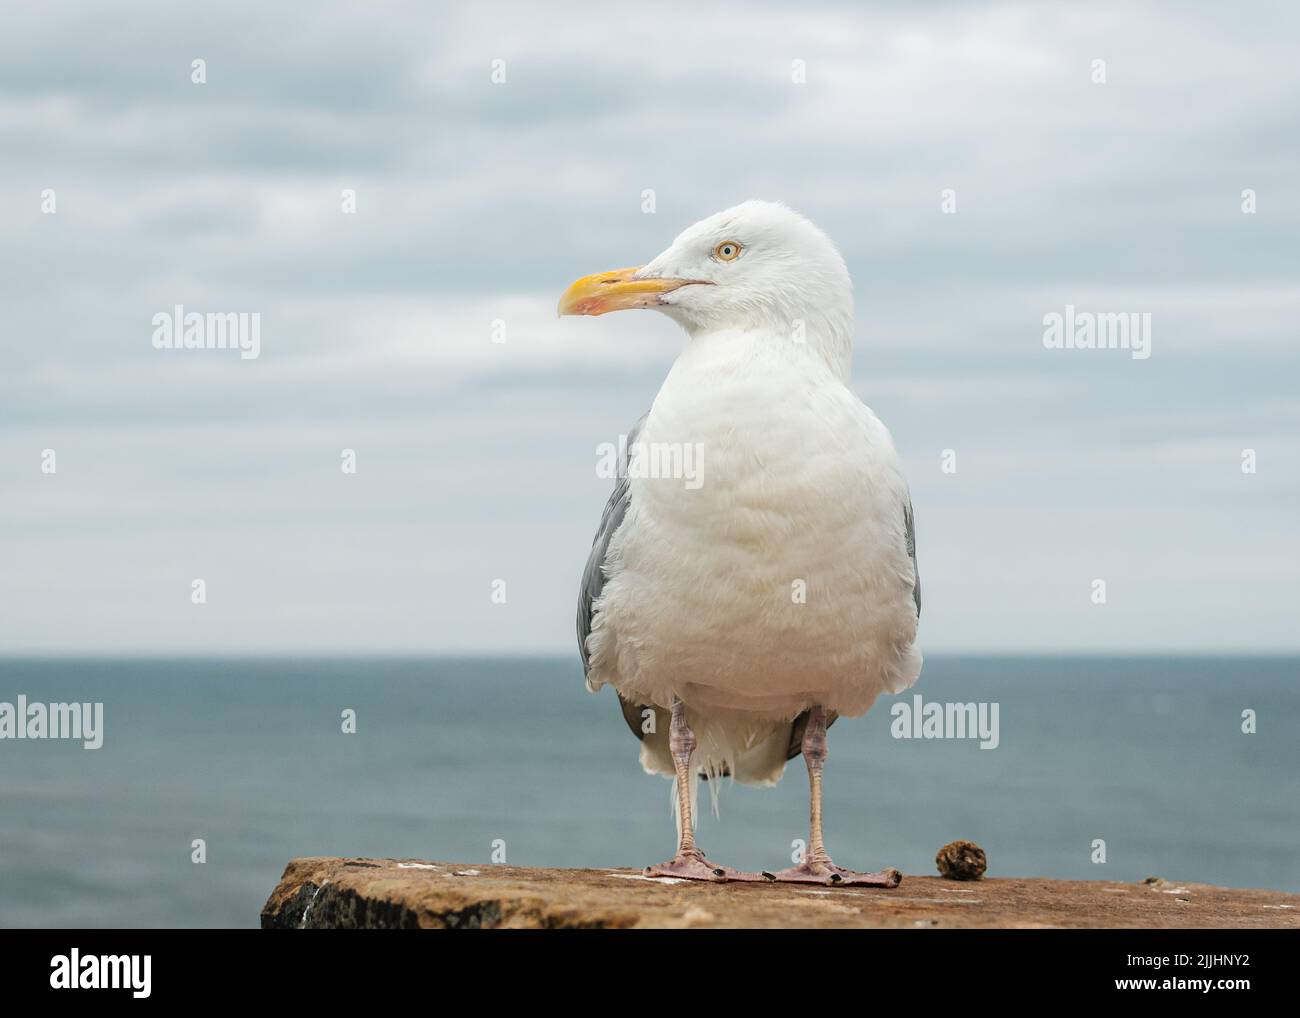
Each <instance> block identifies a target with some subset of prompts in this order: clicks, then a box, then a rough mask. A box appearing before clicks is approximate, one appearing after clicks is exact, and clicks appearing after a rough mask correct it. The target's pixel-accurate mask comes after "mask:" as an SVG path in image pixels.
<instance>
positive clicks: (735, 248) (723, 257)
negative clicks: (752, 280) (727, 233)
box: [713, 240, 741, 262]
mask: <svg viewBox="0 0 1300 1018" xmlns="http://www.w3.org/2000/svg"><path fill="white" fill-rule="evenodd" d="M740 250H741V248H740V245H739V244H738V243H736V241H734V240H724V241H723V242H722V243H721V244H719V245H718V246H717V247H715V248H714V249H713V257H714V258H716V259H718V261H720V262H734V261H735V260H736V259H737V258H739V257H740Z"/></svg>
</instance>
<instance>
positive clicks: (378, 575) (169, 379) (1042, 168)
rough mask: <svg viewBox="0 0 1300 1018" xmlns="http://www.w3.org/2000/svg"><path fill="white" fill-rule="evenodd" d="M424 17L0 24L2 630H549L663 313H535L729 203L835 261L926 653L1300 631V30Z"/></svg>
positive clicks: (51, 16)
mask: <svg viewBox="0 0 1300 1018" xmlns="http://www.w3.org/2000/svg"><path fill="white" fill-rule="evenodd" d="M430 6H432V5H426V4H416V3H412V4H409V5H400V4H385V3H365V4H343V3H339V4H334V5H329V4H316V3H304V4H298V5H293V4H275V5H269V4H253V3H248V4H236V3H231V4H204V5H189V4H175V3H167V2H162V0H159V2H153V3H138V4H115V5H112V6H111V7H110V6H109V5H104V4H98V3H91V2H86V3H58V2H49V3H8V4H5V5H4V7H3V9H0V352H2V353H3V370H0V652H11V653H21V652H33V651H35V652H46V653H56V652H77V653H92V652H100V651H105V652H158V653H165V652H193V653H199V652H224V653H257V652H264V651H293V652H298V651H301V652H309V653H336V652H356V653H362V652H375V651H383V652H399V653H407V652H494V651H495V652H531V651H546V652H552V651H559V652H565V653H568V652H572V650H573V645H574V644H573V640H574V638H573V615H574V601H575V596H576V594H575V592H576V587H577V581H578V577H579V575H580V573H581V570H582V566H583V563H584V560H585V557H586V554H587V549H588V547H589V545H590V541H591V536H592V533H593V531H594V529H595V526H596V522H597V520H598V518H599V515H600V511H601V508H602V507H603V504H604V501H605V498H606V495H607V493H608V486H609V482H608V481H607V480H603V479H601V478H599V477H598V476H597V471H596V464H597V455H596V447H597V445H598V443H601V442H604V441H609V440H612V439H614V438H616V436H617V435H618V434H619V433H620V432H622V431H625V430H626V429H627V428H628V426H629V425H630V424H631V423H632V422H633V421H635V420H636V418H637V417H639V416H640V414H641V413H642V412H643V411H644V410H645V409H646V407H647V406H648V405H649V403H650V401H651V400H652V399H653V397H654V394H655V392H656V391H657V389H658V386H659V384H660V382H661V380H662V378H663V376H664V374H665V373H666V371H667V369H668V367H669V365H670V364H671V362H672V359H673V357H674V356H675V354H676V352H677V351H678V350H679V349H680V347H681V344H682V336H681V334H680V333H679V332H678V331H677V329H676V327H675V326H674V325H673V324H672V323H671V322H670V321H668V320H667V319H665V318H662V317H660V316H657V315H654V314H651V313H648V312H647V313H642V312H631V313H627V314H619V315H610V316H606V317H603V318H600V319H563V320H560V319H557V318H556V317H555V302H556V298H557V297H558V295H559V293H560V292H561V291H562V290H563V288H564V287H565V286H566V285H567V284H568V283H569V282H570V281H571V280H572V279H573V278H575V277H576V276H579V275H583V274H586V273H589V272H594V271H598V270H602V269H608V268H613V267H618V266H623V265H630V264H636V263H638V262H642V261H645V260H648V259H649V258H650V257H652V256H653V255H654V254H656V253H657V252H658V251H659V250H661V249H662V248H664V247H665V246H667V244H668V243H669V242H670V241H671V239H672V238H673V237H674V236H675V235H676V233H677V232H678V231H679V230H680V229H682V228H683V227H685V226H687V225H689V224H690V223H692V222H694V221H695V220H697V219H699V218H701V217H703V216H705V215H707V214H709V213H712V212H714V211H717V210H719V209H721V208H725V207H727V206H729V205H732V204H735V203H737V202H739V201H742V200H744V199H747V198H772V199H779V200H783V201H785V202H787V203H788V204H790V205H792V206H794V207H796V208H798V209H800V210H802V211H803V212H805V213H806V214H807V215H809V216H810V217H811V218H813V219H814V220H815V221H816V222H818V223H819V224H820V225H821V226H822V227H823V228H824V229H825V230H826V231H827V232H828V233H829V234H830V235H831V237H832V238H833V239H834V240H835V241H836V242H837V243H838V244H839V245H840V247H841V250H842V251H843V252H844V255H845V258H846V259H847V261H848V264H849V268H850V270H851V272H852V274H853V277H854V282H855V287H856V297H857V308H858V312H857V314H858V319H857V324H858V333H857V350H856V354H855V368H854V384H855V387H856V389H857V391H858V393H859V394H860V395H861V396H862V397H863V399H865V400H866V401H867V403H868V404H870V405H871V406H872V407H873V408H874V409H875V410H876V412H877V413H878V414H879V415H880V416H881V418H882V419H883V420H884V421H885V422H886V423H887V424H888V425H889V427H890V428H891V430H892V431H893V434H894V437H895V440H896V442H897V444H898V447H899V450H900V452H901V454H902V457H903V460H904V462H905V464H906V467H907V470H908V474H909V477H910V480H911V485H912V490H913V498H914V502H915V506H916V519H917V533H918V551H919V558H920V567H921V574H922V578H923V583H924V590H925V608H924V614H923V617H922V623H921V642H922V646H923V648H924V649H926V650H929V651H964V650H989V651H992V650H1013V651H1045V650H1088V651H1095V652H1107V651H1119V650H1143V651H1160V650H1167V649H1182V650H1193V651H1200V650H1259V651H1285V650H1296V649H1300V626H1297V625H1296V621H1295V609H1296V600H1297V563H1300V540H1298V539H1297V536H1296V521H1297V504H1300V474H1298V471H1297V466H1296V452H1297V448H1298V445H1300V443H1297V435H1298V433H1300V400H1298V399H1297V395H1296V391H1295V389H1296V381H1297V378H1300V372H1298V370H1297V369H1300V347H1298V345H1297V340H1298V339H1300V336H1298V332H1300V328H1298V326H1297V316H1298V313H1300V197H1298V194H1297V191H1298V188H1297V181H1298V179H1300V175H1298V174H1297V168H1298V159H1300V132H1298V131H1297V128H1296V125H1297V123H1300V60H1297V59H1296V49H1295V47H1296V39H1297V38H1300V9H1297V8H1295V6H1294V5H1290V4H1283V3H1278V4H1257V5H1253V4H1249V3H1246V4H1235V5H1230V6H1229V5H1223V4H1216V3H1204V4H1197V3H1181V2H1180V3H1148V4H1142V5H1136V4H1123V3H1116V4H1113V5H1107V4H1088V5H1077V6H1075V7H1074V9H1073V10H1070V9H1067V8H1066V6H1065V5H1051V6H1049V5H1041V4H1015V3H988V4H975V3H961V4H956V3H954V4H951V5H949V4H942V3H928V4H922V3H909V4H904V3H896V4H876V5H873V9H872V10H870V11H864V10H863V9H862V8H863V7H865V6H866V5H861V4H839V3H820V4H818V3H801V4H798V5H794V4H787V5H784V7H782V6H777V5H772V6H765V5H763V4H756V3H746V4H744V5H737V6H735V7H726V6H724V5H714V4H701V3H690V4H686V3H683V4H674V3H670V2H660V3H657V4H654V5H651V6H649V7H647V6H646V5H632V4H629V5H623V4H619V3H607V4H603V5H599V6H598V7H596V8H593V7H592V6H591V5H590V4H581V5H577V4H575V5H573V6H571V7H564V6H559V5H550V4H548V5H540V4H526V3H518V4H493V3H479V4H473V5H471V4H465V5H463V6H461V7H460V8H458V9H450V10H440V11H433V10H429V9H426V8H428V7H430ZM440 6H441V5H440ZM200 59H201V60H203V61H205V62H206V79H207V80H206V83H205V84H195V83H194V82H193V81H192V74H193V73H194V72H193V70H192V68H193V61H195V60H200ZM796 60H800V61H803V62H804V67H805V68H806V81H803V82H797V81H795V80H792V79H793V78H795V77H797V75H796V74H795V73H794V68H795V65H794V64H793V61H796ZM1097 60H1104V61H1105V66H1104V72H1105V81H1104V83H1099V82H1097V81H1095V80H1094V79H1095V78H1096V77H1097V76H1098V65H1096V64H1094V61H1097ZM494 61H504V73H505V81H504V82H503V83H496V82H494V81H493V80H492V79H493V66H494V65H493V62H494ZM499 66H500V65H498V67H499ZM344 189H352V190H354V191H355V194H356V212H355V214H345V213H343V212H342V211H341V204H342V198H341V195H342V192H343V190H344ZM646 189H652V190H653V192H654V199H655V210H654V212H653V213H650V214H647V213H646V212H644V211H643V192H644V191H645V190H646ZM945 189H951V190H952V191H953V192H955V200H956V212H955V213H945V212H944V211H942V209H941V202H942V199H943V192H944V190H945ZM1247 189H1250V190H1252V191H1253V192H1254V193H1255V196H1256V197H1255V201H1256V209H1257V211H1256V212H1254V213H1253V214H1248V213H1245V212H1243V210H1242V208H1243V198H1242V192H1243V191H1245V190H1247ZM47 190H52V191H53V192H54V200H55V208H56V210H57V211H55V212H54V213H52V214H51V213H49V212H46V211H43V197H42V195H43V192H46V191H47ZM47 197H48V196H47ZM45 204H46V206H47V207H48V202H46V203H45ZM176 304H182V305H184V307H185V308H186V309H187V310H193V311H202V312H208V311H214V312H217V311H220V312H224V311H247V312H258V313H260V315H261V355H260V357H258V358H257V359H249V360H242V359H240V357H239V355H238V354H237V353H234V352H230V351H220V350H189V351H184V350H182V351H177V350H170V351H169V350H157V349H155V348H154V347H153V345H152V343H151V337H152V334H153V328H154V327H153V325H152V319H153V316H154V315H155V314H157V313H158V312H160V311H170V309H171V308H172V307H173V306H174V305H176ZM1067 304H1072V305H1074V306H1075V307H1076V308H1077V309H1079V310H1083V311H1094V312H1126V313H1130V312H1131V313H1149V314H1150V315H1151V316H1152V317H1151V322H1152V334H1151V355H1150V357H1149V358H1148V359H1145V360H1139V359H1134V358H1133V357H1132V356H1131V355H1130V353H1129V352H1126V351H1123V350H1049V349H1046V348H1045V346H1044V343H1043V332H1044V327H1043V317H1044V315H1047V314H1050V313H1052V312H1061V313H1063V312H1064V309H1065V306H1066V305H1067ZM496 319H500V320H502V321H504V322H505V325H506V342H504V343H494V342H493V341H492V323H493V321H494V320H496ZM345 448H350V449H354V450H355V451H356V456H357V472H356V474H355V475H346V474H344V473H343V472H342V470H341V469H340V454H341V450H343V449H345ZM46 449H52V450H54V451H55V454H56V461H55V462H56V472H55V473H53V474H50V473H44V472H42V462H43V459H42V457H43V451H44V450H46ZM1245 449H1253V450H1255V451H1256V455H1257V464H1258V466H1257V472H1256V473H1254V474H1248V473H1243V470H1242V457H1243V450H1245ZM944 450H953V452H954V453H955V461H956V472H955V473H945V472H943V470H942V469H941V465H942V457H943V453H944ZM196 578H202V579H204V580H205V581H206V585H207V604H204V605H194V604H192V603H191V589H192V588H191V584H192V581H193V580H194V579H196ZM497 579H504V580H505V581H506V591H507V603H506V604H504V605H498V604H493V603H492V600H491V592H492V583H493V581H494V580H497ZM1096 579H1104V580H1105V582H1106V594H1107V598H1106V604H1104V605H1098V604H1094V603H1093V599H1092V590H1093V587H1092V583H1093V581H1094V580H1096Z"/></svg>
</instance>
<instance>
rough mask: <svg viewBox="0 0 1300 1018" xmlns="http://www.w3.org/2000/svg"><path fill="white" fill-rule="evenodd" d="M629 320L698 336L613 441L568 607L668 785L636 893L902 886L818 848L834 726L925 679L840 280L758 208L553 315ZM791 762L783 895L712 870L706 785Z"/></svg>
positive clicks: (911, 568)
mask: <svg viewBox="0 0 1300 1018" xmlns="http://www.w3.org/2000/svg"><path fill="white" fill-rule="evenodd" d="M626 308H654V309H655V310H656V311H662V312H663V313H664V314H666V315H668V316H669V317H670V318H672V319H673V320H674V321H676V322H677V323H678V324H679V325H681V326H682V328H684V329H685V330H686V333H687V335H688V336H689V341H688V343H687V344H686V347H685V348H684V349H683V351H682V353H681V354H680V356H679V357H678V358H677V360H676V362H675V363H674V364H673V366H672V370H670V371H669V373H668V377H667V378H666V379H665V380H664V383H663V387H662V388H661V389H660V390H659V394H658V395H657V396H656V397H655V401H654V405H653V406H651V408H650V411H649V413H647V414H646V415H645V416H644V417H643V418H642V419H641V420H640V421H639V422H638V423H637V424H636V426H635V427H634V428H633V430H632V432H631V433H630V434H629V435H628V439H627V443H628V450H629V452H628V457H627V458H626V460H625V462H624V463H623V464H622V466H621V467H620V472H619V478H618V481H617V483H616V485H615V488H614V493H613V495H612V496H611V497H610V499H609V503H608V504H607V505H606V507H605V512H604V515H603V516H602V517H601V521H600V529H599V530H598V531H597V533H596V539H595V541H594V543H593V546H592V549H591V556H590V558H589V559H588V561H587V568H586V570H585V572H584V573H583V577H582V587H581V590H580V592H579V596H578V639H579V644H580V647H581V652H582V660H583V665H584V668H585V670H586V675H587V688H588V689H590V690H591V691H593V692H595V691H596V690H598V689H600V688H601V687H602V686H604V685H606V684H609V685H612V686H613V687H614V688H615V690H617V692H618V696H619V700H620V702H621V704H622V708H623V715H624V717H625V719H626V720H627V723H628V725H629V726H630V727H631V729H632V731H633V732H634V733H635V734H636V735H637V736H638V738H640V739H641V764H642V766H643V767H644V768H645V770H646V771H647V772H649V773H658V774H665V775H668V776H670V777H672V778H674V779H675V783H676V803H677V832H678V834H677V837H678V847H677V855H676V857H675V858H674V859H673V860H672V861H671V862H668V863H664V864H662V865H658V866H650V867H647V868H646V870H645V872H646V875H647V876H667V877H686V878H689V879H695V880H765V879H773V878H775V879H777V880H788V881H795V882H800V883H825V884H867V885H873V886H884V887H893V886H896V885H897V884H898V882H899V880H900V879H901V876H900V874H899V873H898V871H897V870H894V869H887V870H881V871H878V872H874V873H858V872H854V871H852V870H846V869H842V868H840V867H839V866H836V865H835V864H834V863H833V862H832V861H831V858H830V856H829V855H828V854H827V852H826V847H825V844H824V842H823V840H822V768H823V764H824V761H825V759H826V729H827V727H828V726H829V725H830V724H831V723H832V722H833V721H834V720H835V718H836V717H837V716H840V715H844V716H847V717H856V716H858V715H861V714H864V713H866V711H867V710H869V709H870V708H871V705H872V704H873V703H874V702H875V700H876V698H877V697H878V696H879V695H880V694H881V693H898V692H901V691H902V690H904V689H906V688H907V687H908V686H910V685H911V684H912V683H913V682H915V681H916V678H917V675H918V674H919V673H920V670H921V654H920V652H919V650H918V649H917V646H916V631H917V620H918V616H919V614H920V610H921V589H920V584H919V580H918V577H917V571H916V545H915V537H914V529H913V525H912V506H911V500H910V497H909V494H908V488H907V483H906V481H905V480H904V477H903V470H902V466H901V464H900V463H899V459H898V455H897V453H896V452H895V451H894V444H893V441H892V440H891V439H890V436H889V432H888V431H887V430H886V428H885V426H884V425H883V424H881V422H880V421H879V419H877V417H876V415H875V414H874V413H872V412H871V410H870V409H868V408H867V406H865V405H864V404H863V402H862V401H861V400H860V399H859V398H858V397H857V396H856V395H855V394H854V392H853V389H852V388H851V387H850V385H851V379H850V360H851V357H852V348H853V287H852V282H851V281H850V279H849V273H848V269H847V268H846V267H845V264H844V259H843V258H841V257H840V254H839V252H838V251H837V250H836V248H835V245H834V244H833V243H831V241H830V239H829V238H828V237H827V236H826V235H825V234H824V233H822V231H821V230H819V229H818V228H817V227H816V226H814V225H813V224H812V223H811V222H809V221H808V220H807V219H805V218H804V217H803V216H801V215H799V214H798V213H797V212H794V211H792V210H791V209H789V208H787V207H786V206H784V205H780V204H776V203H772V202H765V201H749V202H745V203H744V204H742V205H737V206H736V207H735V208H731V209H727V210H726V211H725V212H719V213H718V214H717V215H713V216H710V217H709V218H707V219H704V220H702V221H700V222H698V223H696V224H695V225H694V226H692V227H690V228H689V229H687V230H685V231H683V232H682V233H681V234H680V235H679V236H678V237H677V239H676V240H674V241H673V242H672V245H671V246H670V247H669V248H668V249H667V250H666V251H664V252H663V253H662V254H660V255H659V256H658V257H656V258H655V259H654V260H652V261H651V262H650V263H649V264H648V265H645V266H642V267H637V268H629V269H618V270H615V271H613V272H602V273H599V274H597V275H594V276H586V277H584V278H582V279H579V280H578V281H577V282H575V283H574V284H573V285H572V286H570V287H569V289H568V290H567V291H566V292H565V293H564V296H563V297H561V299H560V305H559V310H560V314H562V315H601V314H604V313H605V312H607V311H619V310H623V309H626ZM683 464H693V469H692V471H691V472H690V476H689V477H685V478H684V477H683V473H684V470H683ZM665 465H667V466H668V467H675V468H676V469H666V468H665ZM800 752H802V754H803V757H804V760H805V762H806V763H807V766H808V777H809V786H810V798H811V825H810V826H811V831H810V837H809V841H808V847H807V851H806V853H805V858H804V861H803V862H802V863H801V864H799V865H797V866H792V867H790V868H789V869H785V870H782V871H781V872H779V873H776V874H770V873H763V874H755V873H744V872H741V871H739V870H735V869H732V868H731V867H728V866H721V865H718V864H716V863H713V862H711V861H709V860H708V859H707V858H706V857H705V855H704V853H703V852H702V851H701V850H700V849H698V848H697V847H696V845H695V837H694V831H693V827H694V820H693V818H694V816H695V802H696V789H697V787H698V780H699V779H700V778H701V777H703V778H706V779H713V781H714V782H715V785H714V786H713V787H716V781H717V779H718V778H720V777H722V776H726V775H730V776H731V777H733V778H734V779H735V780H737V781H742V782H747V783H751V784H760V785H771V784H775V782H776V781H777V779H779V778H780V776H781V774H782V772H783V771H784V770H785V764H786V761H787V760H791V759H793V758H794V757H795V755H797V754H798V753H800Z"/></svg>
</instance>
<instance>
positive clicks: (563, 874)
mask: <svg viewBox="0 0 1300 1018" xmlns="http://www.w3.org/2000/svg"><path fill="white" fill-rule="evenodd" d="M1041 926H1060V927H1260V928H1264V927H1279V926H1285V927H1295V928H1300V895H1294V894H1284V893H1282V892H1280V891H1260V890H1236V889H1232V888H1226V887H1214V886H1211V885H1209V884H1180V883H1177V882H1173V881H1167V880H1158V879H1156V878H1151V879H1150V880H1148V881H1147V882H1145V883H1141V884H1121V883H1111V882H1108V881H1100V880H1045V879H1041V878H1029V879H1021V880H1016V879H1006V878H1000V877H992V878H985V879H983V880H980V881H977V882H972V883H961V882H956V881H952V880H946V879H944V878H942V877H913V876H909V877H904V879H903V883H902V884H901V886H899V887H897V888H894V889H892V890H883V889H876V888H864V887H842V888H831V887H827V888H821V887H809V886H806V885H794V884H704V883H695V882H691V881H672V880H664V879H650V878H647V877H644V876H642V875H641V874H640V873H639V872H638V871H636V870H561V869H527V868H523V867H518V866H486V865H481V864H474V865H454V864H452V863H444V862H422V861H419V860H415V859H331V858H307V859H294V860H293V861H292V862H290V863H289V865H288V866H287V867H286V868H285V871H284V876H283V877H281V879H280V884H279V886H278V887H276V889H275V890H274V891H273V892H272V894H271V897H270V898H269V899H268V900H267V902H266V905H265V906H264V907H263V908H262V928H263V929H303V928H311V929H392V928H402V929H466V928H490V927H501V928H516V929H518V928H530V929H559V928H602V927H604V928H631V927H661V928H662V927H877V928H880V927H892V928H903V927H913V928H914V927H930V928H933V927H1041Z"/></svg>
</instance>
